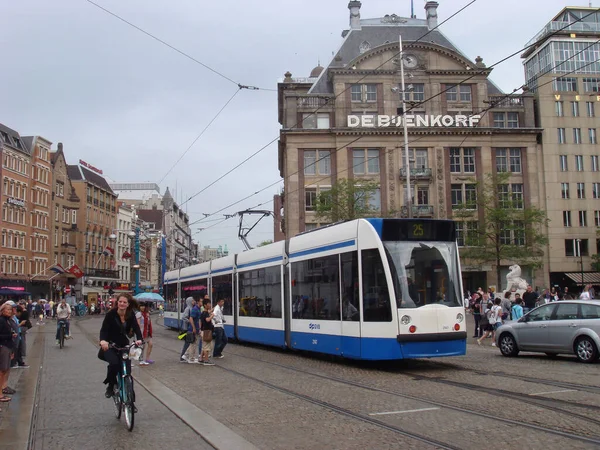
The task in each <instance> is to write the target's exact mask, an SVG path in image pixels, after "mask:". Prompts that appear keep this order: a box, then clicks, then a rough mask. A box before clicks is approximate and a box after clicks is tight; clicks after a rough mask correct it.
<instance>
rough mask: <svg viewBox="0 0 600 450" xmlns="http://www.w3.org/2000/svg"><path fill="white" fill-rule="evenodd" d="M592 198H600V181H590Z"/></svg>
mask: <svg viewBox="0 0 600 450" xmlns="http://www.w3.org/2000/svg"><path fill="white" fill-rule="evenodd" d="M592 198H600V183H592Z"/></svg>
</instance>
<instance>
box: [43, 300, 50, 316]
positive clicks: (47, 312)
mask: <svg viewBox="0 0 600 450" xmlns="http://www.w3.org/2000/svg"><path fill="white" fill-rule="evenodd" d="M49 317H50V303H48V301H47V300H44V318H45V319H47V318H49Z"/></svg>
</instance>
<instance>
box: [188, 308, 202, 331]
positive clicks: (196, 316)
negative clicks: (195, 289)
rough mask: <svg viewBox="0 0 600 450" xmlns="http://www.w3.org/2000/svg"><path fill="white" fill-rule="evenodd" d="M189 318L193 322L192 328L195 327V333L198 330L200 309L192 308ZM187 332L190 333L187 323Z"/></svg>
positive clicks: (189, 326)
mask: <svg viewBox="0 0 600 450" xmlns="http://www.w3.org/2000/svg"><path fill="white" fill-rule="evenodd" d="M190 317H191V318H192V320H193V321H194V326H195V327H196V331H199V330H200V308H198V306H197V305H196V306H194V307H193V308H192V310H191V311H190ZM188 331H192V326H191V325H190V324H189V322H188Z"/></svg>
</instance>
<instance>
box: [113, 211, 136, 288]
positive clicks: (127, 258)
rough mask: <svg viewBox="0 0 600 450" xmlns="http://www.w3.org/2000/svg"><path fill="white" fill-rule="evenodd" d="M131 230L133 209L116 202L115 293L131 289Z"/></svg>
mask: <svg viewBox="0 0 600 450" xmlns="http://www.w3.org/2000/svg"><path fill="white" fill-rule="evenodd" d="M132 231H133V209H132V208H130V207H129V206H127V205H126V204H125V202H121V201H119V202H118V213H117V229H116V230H115V233H114V234H115V235H116V236H117V241H116V243H115V258H116V260H117V270H118V272H119V279H118V281H117V285H116V286H115V287H114V289H113V290H114V291H115V293H119V292H120V291H122V292H128V291H130V290H131V266H132V262H131V261H132V259H133V251H132V249H133V248H132V244H133V239H131V237H130V236H129V233H130V232H132Z"/></svg>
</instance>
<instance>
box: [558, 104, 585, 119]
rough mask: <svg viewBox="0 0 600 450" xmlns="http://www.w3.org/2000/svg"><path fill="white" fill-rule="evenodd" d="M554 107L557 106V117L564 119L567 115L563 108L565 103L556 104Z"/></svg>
mask: <svg viewBox="0 0 600 450" xmlns="http://www.w3.org/2000/svg"><path fill="white" fill-rule="evenodd" d="M588 103H589V102H588ZM554 106H555V110H556V117H563V116H564V115H565V111H564V108H563V102H554Z"/></svg>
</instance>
